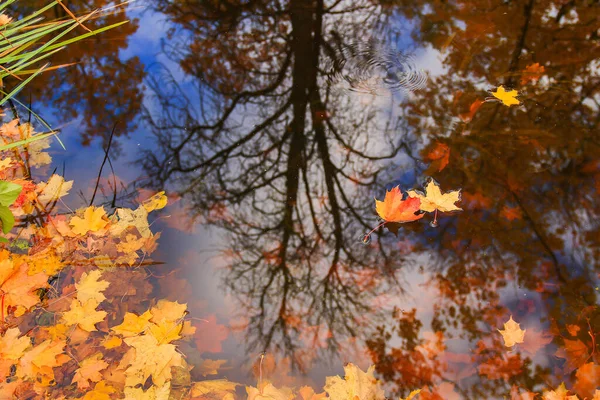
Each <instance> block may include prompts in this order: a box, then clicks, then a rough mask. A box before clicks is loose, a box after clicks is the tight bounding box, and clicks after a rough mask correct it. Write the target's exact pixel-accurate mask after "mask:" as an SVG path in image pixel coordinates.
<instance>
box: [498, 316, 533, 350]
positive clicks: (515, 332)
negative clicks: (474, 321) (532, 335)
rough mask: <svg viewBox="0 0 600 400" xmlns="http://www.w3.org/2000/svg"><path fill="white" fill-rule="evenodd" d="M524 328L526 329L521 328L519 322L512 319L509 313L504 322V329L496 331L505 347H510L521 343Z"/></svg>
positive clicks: (523, 336) (523, 337)
mask: <svg viewBox="0 0 600 400" xmlns="http://www.w3.org/2000/svg"><path fill="white" fill-rule="evenodd" d="M526 330H527V329H525V330H521V328H520V327H519V324H517V323H516V322H515V321H514V320H513V319H512V315H511V316H510V318H509V319H508V321H507V322H505V323H504V330H500V329H498V332H500V334H501V335H502V338H503V339H504V345H505V346H506V347H512V346H514V345H515V344H517V343H523V341H524V339H525V331H526Z"/></svg>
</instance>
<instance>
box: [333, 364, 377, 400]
mask: <svg viewBox="0 0 600 400" xmlns="http://www.w3.org/2000/svg"><path fill="white" fill-rule="evenodd" d="M374 371H375V368H374V367H373V366H371V367H369V369H368V370H367V372H363V371H362V370H361V369H360V368H358V367H357V366H356V365H354V364H352V363H349V364H346V366H344V372H345V376H344V379H342V378H340V377H339V376H334V377H331V376H330V377H327V379H326V380H325V386H324V387H323V389H325V392H327V394H328V395H329V398H330V399H332V400H355V399H356V398H358V399H369V400H384V399H385V393H384V392H383V389H382V388H381V386H380V383H379V381H378V380H377V379H375V376H374Z"/></svg>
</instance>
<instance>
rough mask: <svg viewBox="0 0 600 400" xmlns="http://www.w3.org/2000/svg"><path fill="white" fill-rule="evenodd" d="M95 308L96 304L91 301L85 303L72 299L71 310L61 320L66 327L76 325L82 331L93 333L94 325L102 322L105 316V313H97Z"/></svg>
mask: <svg viewBox="0 0 600 400" xmlns="http://www.w3.org/2000/svg"><path fill="white" fill-rule="evenodd" d="M97 306H98V302H97V301H95V300H93V299H90V300H88V301H86V302H85V303H82V302H81V301H80V300H78V299H74V300H73V302H72V303H71V309H70V310H69V311H67V312H65V313H64V314H63V316H62V319H63V321H64V323H65V324H66V325H67V326H70V325H78V326H79V327H80V328H81V329H83V330H84V331H87V332H92V331H95V330H97V329H96V324H97V323H98V322H101V321H103V320H104V318H105V317H106V315H107V314H106V311H97V310H96V307H97Z"/></svg>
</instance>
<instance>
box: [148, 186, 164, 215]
mask: <svg viewBox="0 0 600 400" xmlns="http://www.w3.org/2000/svg"><path fill="white" fill-rule="evenodd" d="M167 202H168V199H167V196H165V191H164V190H163V191H162V192H158V193H156V194H154V195H153V196H152V197H150V198H149V199H146V200H144V202H143V203H142V205H143V206H144V208H145V209H146V211H148V212H151V211H154V210H160V209H161V208H164V207H165V206H166V205H167Z"/></svg>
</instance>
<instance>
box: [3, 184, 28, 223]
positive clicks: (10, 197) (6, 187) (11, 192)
mask: <svg viewBox="0 0 600 400" xmlns="http://www.w3.org/2000/svg"><path fill="white" fill-rule="evenodd" d="M21 190H23V187H22V186H21V185H17V184H16V183H12V182H7V181H0V205H1V206H4V207H8V206H10V205H11V204H12V203H14V202H15V200H16V199H17V197H19V194H21ZM11 215H12V214H11Z"/></svg>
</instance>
